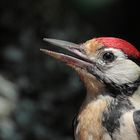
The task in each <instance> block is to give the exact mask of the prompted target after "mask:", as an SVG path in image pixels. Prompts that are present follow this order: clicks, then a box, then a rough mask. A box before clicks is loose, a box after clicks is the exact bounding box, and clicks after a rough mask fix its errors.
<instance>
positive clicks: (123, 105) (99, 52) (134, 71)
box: [41, 37, 140, 140]
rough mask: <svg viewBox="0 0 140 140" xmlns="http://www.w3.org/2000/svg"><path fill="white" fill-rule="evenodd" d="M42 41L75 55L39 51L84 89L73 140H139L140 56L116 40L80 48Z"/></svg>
mask: <svg viewBox="0 0 140 140" xmlns="http://www.w3.org/2000/svg"><path fill="white" fill-rule="evenodd" d="M44 40H45V41H47V42H49V43H51V44H53V45H57V46H59V47H61V48H63V49H66V50H68V51H69V52H71V53H73V54H74V56H73V55H67V54H64V53H59V52H55V51H50V50H46V49H41V51H43V52H44V53H46V54H48V55H50V56H52V57H54V58H56V59H58V60H60V61H63V62H65V63H66V64H67V65H69V66H70V67H72V68H73V69H74V70H76V72H77V73H78V74H79V76H80V77H81V79H82V81H83V82H84V84H85V86H86V89H87V96H86V99H85V101H84V103H83V104H82V106H81V108H80V111H79V113H78V115H77V117H76V119H75V129H74V135H75V140H140V52H139V51H138V50H137V49H136V48H135V47H134V46H133V45H132V44H130V43H129V42H127V41H125V40H123V39H120V38H115V37H99V38H93V39H91V40H88V41H86V42H85V43H82V44H75V43H70V42H67V41H62V40H57V39H50V38H45V39H44Z"/></svg>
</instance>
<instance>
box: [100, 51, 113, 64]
mask: <svg viewBox="0 0 140 140" xmlns="http://www.w3.org/2000/svg"><path fill="white" fill-rule="evenodd" d="M102 58H103V60H104V61H106V62H113V61H114V60H115V56H114V54H113V53H112V52H105V53H104V54H103V56H102Z"/></svg>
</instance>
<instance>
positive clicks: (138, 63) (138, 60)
mask: <svg viewBox="0 0 140 140" xmlns="http://www.w3.org/2000/svg"><path fill="white" fill-rule="evenodd" d="M128 58H129V59H130V60H132V61H133V62H135V63H136V64H137V65H138V66H140V58H136V57H133V56H128Z"/></svg>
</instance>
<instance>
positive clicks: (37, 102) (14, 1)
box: [0, 0, 140, 140]
mask: <svg viewBox="0 0 140 140" xmlns="http://www.w3.org/2000/svg"><path fill="white" fill-rule="evenodd" d="M139 18H140V16H139V1H138V0H133V1H132V0H131V1H130V0H69V1H67V0H1V1H0V140H72V136H73V131H72V120H73V118H74V116H75V114H76V113H77V112H78V109H79V107H80V105H81V103H82V101H83V99H84V96H85V93H86V90H85V88H84V86H83V84H82V82H80V80H79V77H78V76H77V75H76V73H75V72H74V71H73V70H71V69H70V68H69V67H67V66H65V65H64V64H63V63H61V62H58V61H56V60H54V59H53V58H50V57H49V56H47V55H44V54H43V53H41V52H40V51H39V48H47V47H49V46H50V45H49V44H47V43H46V42H43V40H42V39H43V38H44V37H50V38H57V39H63V40H68V41H71V42H75V43H81V42H84V41H86V40H88V39H91V38H93V37H98V36H115V37H120V38H123V39H126V40H129V42H131V43H132V44H134V45H135V46H137V48H138V47H139V46H140V41H139V37H140V31H139V26H140V22H139ZM138 49H139V48H138Z"/></svg>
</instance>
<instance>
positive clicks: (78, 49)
mask: <svg viewBox="0 0 140 140" xmlns="http://www.w3.org/2000/svg"><path fill="white" fill-rule="evenodd" d="M44 41H46V42H48V43H50V44H53V45H56V46H58V47H61V48H63V49H65V50H68V51H69V52H71V53H73V54H74V55H75V56H70V55H67V54H63V53H59V52H54V51H50V50H47V49H40V51H42V52H44V53H46V54H48V55H50V56H52V57H54V58H56V59H58V60H60V61H63V62H65V63H66V64H68V65H69V66H71V67H78V68H82V69H88V68H89V67H91V66H93V62H92V61H91V60H90V59H89V58H88V57H87V55H86V54H85V53H84V50H83V46H82V45H78V44H75V43H71V42H67V41H62V40H57V39H50V38H44ZM76 56H77V57H76Z"/></svg>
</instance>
